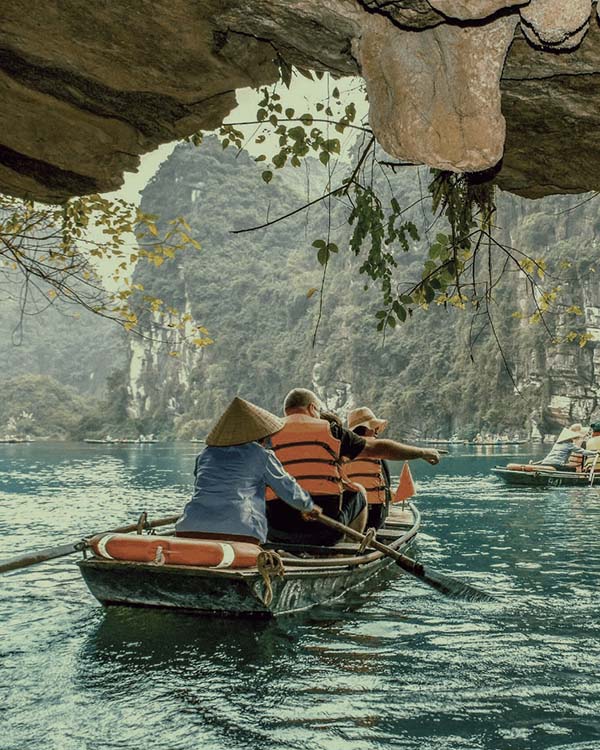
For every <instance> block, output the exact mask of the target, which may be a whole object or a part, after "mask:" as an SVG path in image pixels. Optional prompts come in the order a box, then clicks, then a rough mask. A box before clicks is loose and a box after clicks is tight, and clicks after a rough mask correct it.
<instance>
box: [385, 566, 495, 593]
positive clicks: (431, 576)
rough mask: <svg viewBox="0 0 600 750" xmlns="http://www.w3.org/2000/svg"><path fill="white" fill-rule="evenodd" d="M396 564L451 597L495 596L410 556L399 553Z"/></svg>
mask: <svg viewBox="0 0 600 750" xmlns="http://www.w3.org/2000/svg"><path fill="white" fill-rule="evenodd" d="M396 564H397V565H398V566H399V567H401V568H402V569H403V570H405V571H406V572H407V573H410V574H411V575H414V576H416V577H417V578H420V579H421V580H422V581H423V583H426V584H427V585H428V586H431V588H433V589H436V591H439V592H440V593H442V594H445V595H446V596H449V597H451V598H452V599H463V600H466V601H469V602H491V601H495V597H493V596H492V595H491V594H488V593H486V592H485V591H482V590H481V589H478V588H476V587H475V586H471V585H470V584H469V583H466V581H461V580H460V579H458V578H454V577H453V576H449V575H446V574H445V573H440V572H439V571H437V570H431V569H430V568H426V567H425V566H424V565H422V564H421V563H420V562H417V561H416V560H413V559H412V558H411V557H406V556H405V555H400V556H399V558H398V559H396Z"/></svg>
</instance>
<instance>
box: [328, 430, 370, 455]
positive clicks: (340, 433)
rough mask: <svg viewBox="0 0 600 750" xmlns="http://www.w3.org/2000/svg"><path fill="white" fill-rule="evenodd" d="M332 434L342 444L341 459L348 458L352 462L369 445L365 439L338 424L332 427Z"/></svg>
mask: <svg viewBox="0 0 600 750" xmlns="http://www.w3.org/2000/svg"><path fill="white" fill-rule="evenodd" d="M331 434H332V435H333V437H334V438H336V439H337V440H339V441H340V443H341V444H340V458H348V459H350V461H352V460H353V459H354V458H356V457H357V456H358V454H359V453H362V451H363V450H364V447H365V445H366V444H367V441H366V440H365V439H364V437H361V436H360V435H357V434H356V433H355V432H352V431H351V430H347V429H346V428H345V427H340V426H339V425H338V424H332V425H331Z"/></svg>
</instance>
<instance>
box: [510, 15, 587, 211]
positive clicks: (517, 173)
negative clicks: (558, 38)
mask: <svg viewBox="0 0 600 750" xmlns="http://www.w3.org/2000/svg"><path fill="white" fill-rule="evenodd" d="M599 52H600V26H599V25H598V24H597V23H593V24H591V25H590V29H589V31H588V33H587V34H586V36H585V38H584V39H583V41H582V43H581V44H580V45H579V47H578V48H577V49H576V50H573V51H569V52H562V53H560V54H557V53H556V52H547V51H542V50H535V49H534V48H533V47H532V46H531V44H530V43H529V42H528V41H527V40H526V39H525V37H524V36H523V35H522V34H520V33H517V35H516V36H515V39H514V40H513V43H512V45H511V48H510V51H509V54H508V56H507V58H506V63H505V66H504V71H503V73H502V80H501V88H502V110H503V112H504V113H505V115H506V124H507V129H506V144H505V150H504V158H503V160H502V169H501V170H500V172H499V173H498V175H497V177H496V181H497V183H498V184H499V185H500V187H501V188H503V189H505V190H508V191H510V192H513V193H516V194H517V195H522V196H524V197H528V198H540V197H542V196H544V195H551V194H554V193H578V192H582V191H583V190H596V191H598V190H600V166H599V165H600V114H599V112H598V104H597V96H598V90H599V86H600V54H599Z"/></svg>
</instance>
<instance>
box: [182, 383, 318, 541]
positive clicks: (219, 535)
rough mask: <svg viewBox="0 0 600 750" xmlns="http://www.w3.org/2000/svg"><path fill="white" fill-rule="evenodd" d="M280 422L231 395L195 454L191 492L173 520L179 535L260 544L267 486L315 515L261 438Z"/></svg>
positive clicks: (309, 501) (278, 427)
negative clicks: (180, 513)
mask: <svg viewBox="0 0 600 750" xmlns="http://www.w3.org/2000/svg"><path fill="white" fill-rule="evenodd" d="M283 424H284V422H283V420H282V419H280V418H279V417H276V416H275V415H274V414H271V413H270V412H268V411H267V410H266V409H262V408H261V407H260V406H256V404H253V403H251V402H250V401H246V400H245V399H243V398H240V397H239V396H236V397H235V398H234V399H233V401H232V402H231V403H230V404H229V406H228V407H227V409H226V410H225V411H224V413H223V414H222V415H221V417H220V418H219V419H218V421H217V423H216V424H215V426H214V427H213V428H212V430H211V431H210V432H209V434H208V436H207V438H206V448H205V449H204V450H203V451H202V453H200V455H199V456H198V457H197V458H196V467H195V469H194V477H195V481H194V493H193V496H192V499H191V500H190V502H189V503H188V504H187V505H186V506H185V508H184V511H183V515H182V517H181V518H180V519H179V521H178V522H177V524H176V533H177V535H178V536H186V537H193V538H202V539H225V540H226V539H232V540H234V541H246V542H254V543H255V544H256V543H261V542H264V541H265V540H266V538H267V519H266V509H265V489H266V486H267V485H268V486H269V487H271V488H272V489H273V490H274V491H276V492H277V494H278V495H279V497H281V498H282V499H283V500H284V501H285V502H286V503H288V504H289V505H290V506H291V507H292V508H294V509H296V510H298V511H300V512H301V513H303V514H305V515H306V516H307V517H315V516H316V514H317V511H318V509H317V508H316V506H315V505H314V503H313V501H312V499H311V497H310V495H309V494H308V492H305V490H303V489H302V487H300V485H299V484H298V483H297V482H296V480H295V479H294V478H293V477H291V476H290V475H289V474H288V473H287V472H286V471H285V469H284V468H283V466H282V465H281V463H280V461H279V460H278V459H277V458H276V456H275V454H274V453H273V452H272V451H270V450H267V449H266V448H265V447H264V445H262V444H261V443H260V442H259V441H261V440H263V439H264V438H266V437H268V436H269V435H273V434H274V433H277V432H278V431H279V430H281V428H282V427H283Z"/></svg>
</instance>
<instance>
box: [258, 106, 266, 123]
mask: <svg viewBox="0 0 600 750" xmlns="http://www.w3.org/2000/svg"><path fill="white" fill-rule="evenodd" d="M268 114H269V113H268V112H267V110H266V109H259V110H258V112H257V113H256V119H257V120H259V121H260V122H262V121H263V120H266V119H267V115H268Z"/></svg>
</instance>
